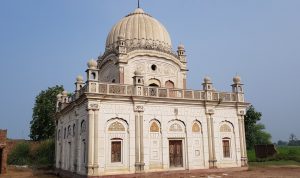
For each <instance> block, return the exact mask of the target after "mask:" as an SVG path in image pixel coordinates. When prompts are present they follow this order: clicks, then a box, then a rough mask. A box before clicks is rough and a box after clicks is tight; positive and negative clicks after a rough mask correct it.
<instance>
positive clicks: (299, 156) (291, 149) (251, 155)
mask: <svg viewBox="0 0 300 178" xmlns="http://www.w3.org/2000/svg"><path fill="white" fill-rule="evenodd" d="M248 160H249V162H254V161H256V162H265V161H280V160H286V161H288V160H292V161H297V162H300V147H297V146H279V147H277V154H276V155H274V156H273V157H269V158H265V159H258V158H255V152H254V151H253V150H249V151H248Z"/></svg>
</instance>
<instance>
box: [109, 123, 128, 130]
mask: <svg viewBox="0 0 300 178" xmlns="http://www.w3.org/2000/svg"><path fill="white" fill-rule="evenodd" d="M108 131H125V127H124V126H123V124H121V123H120V122H118V121H115V122H113V123H112V124H110V126H109V128H108Z"/></svg>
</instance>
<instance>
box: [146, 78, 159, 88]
mask: <svg viewBox="0 0 300 178" xmlns="http://www.w3.org/2000/svg"><path fill="white" fill-rule="evenodd" d="M148 84H149V86H151V87H160V86H161V85H160V81H159V80H158V79H155V78H152V79H150V80H149V81H148Z"/></svg>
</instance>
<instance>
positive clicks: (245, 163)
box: [240, 115, 248, 166]
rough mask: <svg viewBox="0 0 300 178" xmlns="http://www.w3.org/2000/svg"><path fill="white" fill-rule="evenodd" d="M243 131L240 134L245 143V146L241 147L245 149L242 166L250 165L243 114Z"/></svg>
mask: <svg viewBox="0 0 300 178" xmlns="http://www.w3.org/2000/svg"><path fill="white" fill-rule="evenodd" d="M241 131H242V135H240V137H241V138H242V143H243V147H242V148H241V149H243V154H242V160H241V161H242V166H248V159H247V147H246V133H245V119H244V115H242V116H241Z"/></svg>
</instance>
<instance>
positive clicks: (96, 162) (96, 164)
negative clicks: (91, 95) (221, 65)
mask: <svg viewBox="0 0 300 178" xmlns="http://www.w3.org/2000/svg"><path fill="white" fill-rule="evenodd" d="M98 116H99V110H95V111H94V174H96V175H98V168H99V149H98V146H99V144H98V139H99V133H98V124H99V123H98V122H99V118H98Z"/></svg>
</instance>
